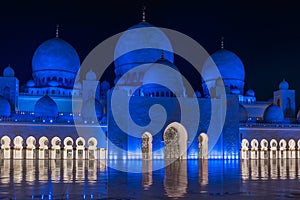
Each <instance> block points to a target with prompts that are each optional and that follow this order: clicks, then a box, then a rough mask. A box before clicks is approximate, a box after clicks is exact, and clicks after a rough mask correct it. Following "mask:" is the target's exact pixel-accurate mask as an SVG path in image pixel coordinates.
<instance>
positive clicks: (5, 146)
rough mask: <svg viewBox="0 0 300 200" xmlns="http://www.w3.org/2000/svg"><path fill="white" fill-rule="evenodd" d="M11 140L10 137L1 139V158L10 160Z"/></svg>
mask: <svg viewBox="0 0 300 200" xmlns="http://www.w3.org/2000/svg"><path fill="white" fill-rule="evenodd" d="M10 142H11V140H10V138H9V137H8V136H6V135H5V136H3V137H2V138H1V156H0V158H4V159H9V158H10Z"/></svg>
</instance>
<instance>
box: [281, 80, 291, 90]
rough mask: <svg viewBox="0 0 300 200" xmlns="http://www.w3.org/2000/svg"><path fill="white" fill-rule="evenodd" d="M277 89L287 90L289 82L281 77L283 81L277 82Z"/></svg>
mask: <svg viewBox="0 0 300 200" xmlns="http://www.w3.org/2000/svg"><path fill="white" fill-rule="evenodd" d="M279 89H280V90H288V89H289V83H288V82H286V80H284V79H283V81H281V82H280V83H279Z"/></svg>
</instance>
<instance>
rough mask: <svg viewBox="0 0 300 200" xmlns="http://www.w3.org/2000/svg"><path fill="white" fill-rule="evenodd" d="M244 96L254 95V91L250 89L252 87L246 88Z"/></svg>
mask: <svg viewBox="0 0 300 200" xmlns="http://www.w3.org/2000/svg"><path fill="white" fill-rule="evenodd" d="M246 96H249V97H255V92H254V90H252V89H249V90H247V92H246Z"/></svg>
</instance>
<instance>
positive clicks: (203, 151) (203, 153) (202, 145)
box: [198, 133, 208, 159]
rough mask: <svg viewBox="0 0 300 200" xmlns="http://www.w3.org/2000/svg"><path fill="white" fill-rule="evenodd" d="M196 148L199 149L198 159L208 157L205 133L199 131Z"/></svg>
mask: <svg viewBox="0 0 300 200" xmlns="http://www.w3.org/2000/svg"><path fill="white" fill-rule="evenodd" d="M198 142H199V143H198V150H199V155H198V158H199V159H208V136H207V134H205V133H201V134H200V135H199V136H198Z"/></svg>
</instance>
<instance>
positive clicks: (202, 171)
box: [198, 159, 208, 186]
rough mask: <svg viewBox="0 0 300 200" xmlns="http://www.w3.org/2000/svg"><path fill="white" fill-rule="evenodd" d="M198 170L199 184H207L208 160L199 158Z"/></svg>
mask: <svg viewBox="0 0 300 200" xmlns="http://www.w3.org/2000/svg"><path fill="white" fill-rule="evenodd" d="M198 168H199V169H198V170H199V184H200V185H202V186H204V185H207V184H208V160H207V159H201V160H199V165H198Z"/></svg>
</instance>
